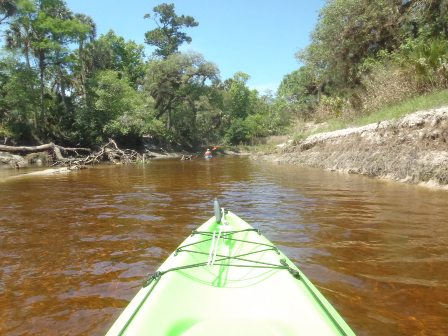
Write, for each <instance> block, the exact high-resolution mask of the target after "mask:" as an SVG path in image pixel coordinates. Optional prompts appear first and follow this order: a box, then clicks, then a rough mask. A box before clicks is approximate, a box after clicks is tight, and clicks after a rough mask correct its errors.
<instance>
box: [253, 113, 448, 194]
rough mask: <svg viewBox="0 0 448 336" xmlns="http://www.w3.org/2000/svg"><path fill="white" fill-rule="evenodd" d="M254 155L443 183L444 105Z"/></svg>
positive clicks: (446, 182) (447, 126)
mask: <svg viewBox="0 0 448 336" xmlns="http://www.w3.org/2000/svg"><path fill="white" fill-rule="evenodd" d="M258 158H263V159H268V160H275V161H277V162H285V163H292V164H298V165H305V166H311V167H317V168H324V169H328V170H333V171H341V172H346V173H352V174H361V175H366V176H370V177H376V178H385V179H391V180H395V181H401V182H406V183H412V184H423V185H427V186H431V187H441V188H448V107H443V108H439V109H433V110H425V111H419V112H415V113H412V114H409V115H407V116H405V117H402V118H400V119H397V120H393V121H383V122H379V123H375V124H370V125H366V126H362V127H354V128H348V129H342V130H338V131H334V132H327V133H320V134H315V135H312V136H310V137H308V138H306V139H304V140H302V141H300V142H296V143H290V144H285V146H283V147H282V148H281V149H279V150H278V152H277V153H276V154H273V155H272V154H271V155H264V156H259V157H258Z"/></svg>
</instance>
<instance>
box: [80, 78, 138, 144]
mask: <svg viewBox="0 0 448 336" xmlns="http://www.w3.org/2000/svg"><path fill="white" fill-rule="evenodd" d="M88 96H89V97H90V101H91V105H89V106H87V107H86V108H84V109H82V111H81V113H79V114H78V116H77V121H76V123H77V127H78V128H79V129H80V130H82V134H83V142H85V143H88V144H99V143H101V142H103V141H105V140H106V139H107V138H108V137H113V136H117V135H126V134H127V133H129V125H127V124H126V120H127V118H126V117H124V116H128V117H129V116H132V115H133V114H134V113H136V111H137V110H139V109H141V108H142V106H143V104H144V101H143V97H142V95H141V94H140V93H138V92H137V91H136V90H135V89H134V88H133V87H132V86H131V83H130V81H129V79H128V78H126V77H124V76H122V75H121V74H120V73H119V72H117V71H113V70H102V71H98V72H97V73H96V75H95V76H94V77H93V78H91V79H90V80H89V81H88Z"/></svg>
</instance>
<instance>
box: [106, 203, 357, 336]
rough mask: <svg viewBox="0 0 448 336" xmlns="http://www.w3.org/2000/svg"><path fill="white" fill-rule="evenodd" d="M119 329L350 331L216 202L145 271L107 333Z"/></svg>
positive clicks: (166, 334)
mask: <svg viewBox="0 0 448 336" xmlns="http://www.w3.org/2000/svg"><path fill="white" fill-rule="evenodd" d="M216 208H218V210H216ZM119 335H153V336H162V335H163V336H174V335H185V336H199V335H200V336H205V335H207V336H208V335H214V336H220V335H232V336H237V335H244V336H250V335H257V336H260V335H318V336H323V335H354V332H353V331H352V330H351V329H350V327H349V326H348V325H347V323H346V322H345V321H344V320H343V319H342V317H341V316H340V315H339V314H338V312H337V311H336V310H335V309H334V308H333V307H332V306H331V304H330V303H329V302H328V301H327V300H326V299H325V298H324V297H323V295H322V294H321V293H320V292H319V291H318V290H317V288H316V287H315V286H314V285H313V284H312V283H311V282H310V281H309V280H308V278H307V277H306V276H305V275H304V274H303V273H302V272H301V271H300V270H299V269H298V268H297V267H296V266H295V265H294V264H293V263H292V262H291V261H290V260H289V259H288V258H287V257H286V256H285V255H284V254H283V253H282V252H281V251H279V250H278V248H277V247H275V246H274V245H273V244H272V243H271V242H270V241H269V240H267V239H266V238H265V237H264V236H263V235H261V234H260V232H259V231H258V230H256V229H254V228H253V227H252V226H250V225H249V224H248V223H246V222H245V221H244V220H242V219H241V218H239V217H238V216H236V215H235V214H233V213H231V212H225V211H221V210H220V209H219V205H215V216H214V217H212V218H211V219H210V220H208V221H207V222H206V223H204V224H203V225H201V226H200V227H199V228H198V229H197V230H196V231H194V232H193V233H192V234H191V236H189V237H188V238H187V239H186V240H185V241H184V242H183V243H182V244H181V245H180V246H179V247H178V248H177V249H176V250H175V251H174V252H173V253H172V254H171V255H170V256H169V257H168V259H167V260H166V261H165V262H164V263H163V264H162V265H161V266H160V268H159V269H158V271H157V272H155V273H154V274H152V275H151V276H149V277H148V279H147V280H146V281H145V283H144V285H143V288H142V289H141V290H140V291H139V292H138V293H137V295H136V296H135V297H134V298H133V299H132V301H131V302H130V303H129V305H128V306H127V307H126V308H125V310H124V311H123V312H122V314H121V315H120V316H119V317H118V319H117V320H116V321H115V323H114V324H113V325H112V327H111V328H110V330H109V332H108V333H107V336H119Z"/></svg>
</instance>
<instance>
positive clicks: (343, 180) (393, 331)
mask: <svg viewBox="0 0 448 336" xmlns="http://www.w3.org/2000/svg"><path fill="white" fill-rule="evenodd" d="M0 174H3V177H2V176H0V335H103V334H104V333H105V332H106V331H107V329H108V327H110V325H111V324H112V322H113V321H114V320H115V319H116V318H117V316H118V315H119V313H120V312H121V310H122V309H123V308H124V307H125V306H126V304H127V302H128V301H129V300H130V299H131V298H132V297H133V296H134V295H135V293H136V292H137V291H138V290H139V288H140V286H141V284H142V281H143V280H144V279H145V277H146V275H147V274H148V273H151V272H154V271H155V270H156V268H157V267H158V265H160V264H161V263H162V261H163V260H165V258H166V257H168V255H169V254H170V253H171V252H172V251H173V249H175V248H176V246H177V245H178V244H180V243H181V242H182V240H183V239H184V238H185V237H186V236H187V235H188V234H189V233H190V232H191V230H193V229H195V228H196V227H197V226H198V225H199V224H201V223H203V222H204V221H205V220H207V219H208V218H209V217H211V216H212V215H213V209H212V199H213V198H214V197H219V198H220V201H221V205H222V206H224V207H226V208H229V209H230V210H232V211H233V212H235V213H237V214H238V215H240V216H241V217H242V218H243V219H245V220H247V221H248V222H249V223H251V224H252V225H253V226H255V227H257V228H259V229H261V231H262V232H263V233H264V235H265V236H267V237H268V238H269V239H270V240H271V241H272V242H273V243H275V244H277V245H278V246H279V247H280V249H281V250H282V251H283V252H285V254H287V255H288V256H289V257H290V259H291V260H292V261H294V262H295V263H296V264H297V265H298V266H299V267H300V268H301V269H302V270H303V271H304V272H305V273H306V274H307V275H308V277H309V278H310V279H311V280H312V281H313V282H314V284H315V285H317V286H318V288H319V289H320V290H321V291H322V293H323V294H324V295H325V296H326V297H327V298H328V300H329V301H330V302H331V303H332V304H333V305H334V306H335V307H336V309H337V310H338V311H339V312H340V313H341V315H342V316H343V317H344V319H345V320H346V321H347V322H348V324H349V325H350V326H351V327H352V328H353V329H354V331H355V332H356V333H357V334H358V335H448V206H447V205H448V192H447V191H441V190H438V191H437V190H429V189H425V188H422V187H417V186H411V185H404V184H399V183H395V182H386V181H379V180H373V179H369V178H365V177H359V176H352V175H345V174H339V173H331V172H326V171H323V170H318V169H309V168H299V167H295V166H288V165H277V164H273V163H266V162H257V161H251V160H249V159H245V158H217V159H212V160H209V161H206V160H196V161H179V160H172V161H153V162H150V163H149V164H147V165H146V166H143V165H140V166H122V167H112V166H103V167H96V168H92V169H88V170H83V171H79V172H74V173H71V174H69V175H59V176H34V177H19V178H12V179H5V178H4V177H5V175H7V173H4V172H3V173H1V172H0ZM9 174H11V172H10V173H9ZM173 309H175V307H173ZM297 318H300V317H299V316H298V317H297Z"/></svg>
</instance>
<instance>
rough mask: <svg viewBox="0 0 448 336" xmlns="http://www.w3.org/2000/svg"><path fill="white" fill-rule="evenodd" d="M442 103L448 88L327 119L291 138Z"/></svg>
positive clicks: (447, 98) (447, 97) (447, 100)
mask: <svg viewBox="0 0 448 336" xmlns="http://www.w3.org/2000/svg"><path fill="white" fill-rule="evenodd" d="M444 105H448V90H443V91H438V92H432V93H428V94H425V95H422V96H417V97H412V98H409V99H406V100H404V101H402V102H400V103H397V104H393V105H389V106H386V107H383V108H381V109H379V110H377V111H374V112H372V113H370V114H369V115H366V116H359V117H356V118H354V119H352V120H341V119H338V118H332V119H328V120H326V121H325V123H324V126H322V127H317V128H315V129H313V130H305V131H299V132H297V133H295V134H294V137H293V139H294V140H296V141H299V140H303V139H305V138H307V137H309V136H310V135H313V134H317V133H323V132H332V131H336V130H340V129H344V128H348V127H356V126H364V125H368V124H373V123H376V122H379V121H386V120H393V119H398V118H400V117H403V116H405V115H407V114H410V113H413V112H417V111H420V110H428V109H433V108H438V107H442V106H444Z"/></svg>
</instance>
